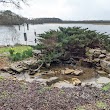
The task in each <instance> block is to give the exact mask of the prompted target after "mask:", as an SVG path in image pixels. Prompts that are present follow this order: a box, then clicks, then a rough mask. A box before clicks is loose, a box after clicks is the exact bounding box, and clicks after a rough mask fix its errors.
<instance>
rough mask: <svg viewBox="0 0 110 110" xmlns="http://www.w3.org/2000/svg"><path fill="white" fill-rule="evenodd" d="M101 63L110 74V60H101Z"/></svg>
mask: <svg viewBox="0 0 110 110" xmlns="http://www.w3.org/2000/svg"><path fill="white" fill-rule="evenodd" d="M100 65H101V67H102V69H103V70H104V71H106V72H107V73H109V74H110V61H106V60H101V61H100Z"/></svg>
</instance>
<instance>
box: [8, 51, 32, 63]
mask: <svg viewBox="0 0 110 110" xmlns="http://www.w3.org/2000/svg"><path fill="white" fill-rule="evenodd" d="M29 57H32V49H28V50H25V51H23V52H22V53H18V52H17V53H14V54H10V58H11V60H12V61H19V60H23V59H25V58H29Z"/></svg>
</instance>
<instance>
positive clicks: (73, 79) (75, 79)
mask: <svg viewBox="0 0 110 110" xmlns="http://www.w3.org/2000/svg"><path fill="white" fill-rule="evenodd" d="M71 80H72V84H73V85H74V86H78V85H81V81H80V80H79V79H78V78H72V79H71Z"/></svg>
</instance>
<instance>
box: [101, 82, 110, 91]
mask: <svg viewBox="0 0 110 110" xmlns="http://www.w3.org/2000/svg"><path fill="white" fill-rule="evenodd" d="M102 90H103V91H108V90H110V83H108V84H106V85H104V86H103V87H102Z"/></svg>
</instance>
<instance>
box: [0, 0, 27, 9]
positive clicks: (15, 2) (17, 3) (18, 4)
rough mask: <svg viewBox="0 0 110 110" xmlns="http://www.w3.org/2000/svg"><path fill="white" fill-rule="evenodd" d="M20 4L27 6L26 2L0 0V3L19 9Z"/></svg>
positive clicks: (20, 0)
mask: <svg viewBox="0 0 110 110" xmlns="http://www.w3.org/2000/svg"><path fill="white" fill-rule="evenodd" d="M21 2H22V3H24V4H26V5H28V4H27V0H0V3H10V4H13V5H15V6H16V7H17V8H21V6H20V3H21Z"/></svg>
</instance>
